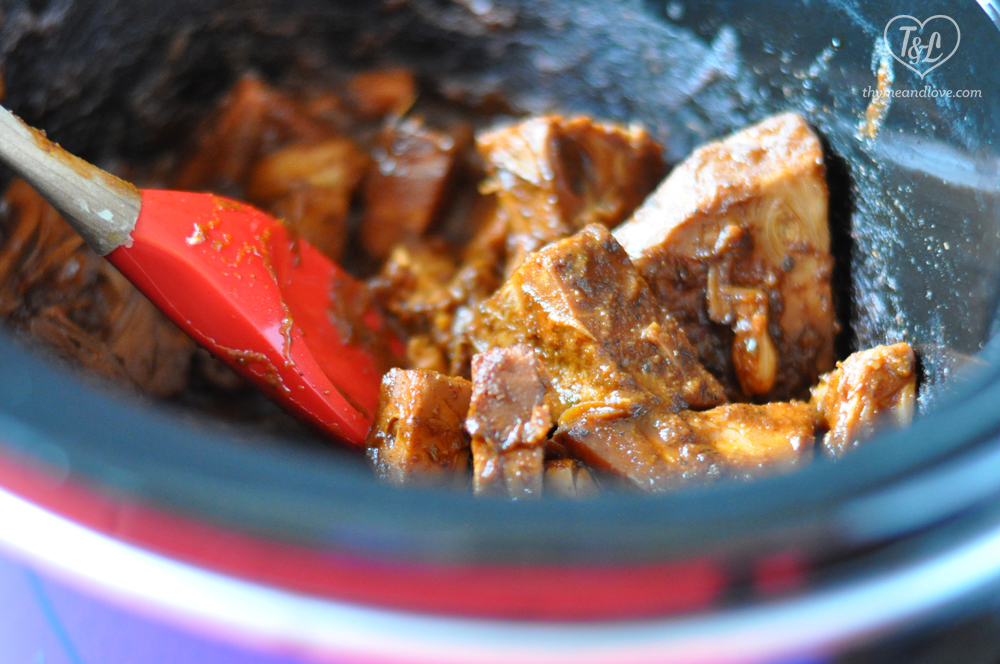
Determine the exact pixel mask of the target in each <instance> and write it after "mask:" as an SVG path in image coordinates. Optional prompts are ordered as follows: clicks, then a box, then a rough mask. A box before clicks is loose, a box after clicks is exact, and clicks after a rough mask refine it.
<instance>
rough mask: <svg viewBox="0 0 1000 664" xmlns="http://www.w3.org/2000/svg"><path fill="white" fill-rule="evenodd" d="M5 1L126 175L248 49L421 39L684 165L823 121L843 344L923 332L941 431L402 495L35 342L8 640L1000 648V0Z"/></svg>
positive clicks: (24, 61) (13, 453)
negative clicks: (492, 496)
mask: <svg viewBox="0 0 1000 664" xmlns="http://www.w3.org/2000/svg"><path fill="white" fill-rule="evenodd" d="M0 7H2V24H0V70H2V73H3V81H4V89H5V97H4V103H5V105H7V106H8V107H9V108H11V109H12V110H13V111H14V112H16V113H18V114H19V115H20V116H21V117H23V118H24V119H25V120H26V121H28V122H29V123H31V124H34V125H36V126H39V127H42V128H44V129H46V130H47V131H48V134H49V136H50V137H53V138H54V139H56V140H58V141H60V142H61V143H62V144H63V145H64V146H65V147H66V148H67V149H70V150H72V151H75V152H77V153H79V154H81V155H83V156H85V157H88V158H90V159H92V160H96V161H98V162H100V163H110V160H113V159H114V158H126V159H130V158H141V157H143V156H145V155H150V154H154V153H155V152H156V150H158V149H161V148H163V147H164V146H167V145H170V144H171V143H172V142H176V141H177V140H178V137H179V136H183V135H184V134H185V133H186V132H188V131H190V129H191V127H192V126H193V125H194V123H195V122H197V120H198V119H199V118H201V117H203V116H204V114H205V113H206V112H207V111H208V109H209V108H210V107H211V104H212V102H213V101H214V100H216V99H217V98H218V97H219V96H220V95H221V94H223V93H224V92H225V90H226V89H227V88H228V86H229V85H230V84H231V83H232V82H233V81H234V80H236V78H237V77H238V75H239V74H240V73H241V72H243V71H246V70H248V69H251V68H252V69H254V70H256V71H258V72H260V73H261V74H262V75H263V76H265V77H267V78H270V79H273V80H281V79H282V77H284V76H287V75H290V74H291V73H293V72H299V71H305V70H309V71H322V70H323V68H324V67H325V66H328V65H329V66H338V67H357V68H364V67H371V66H376V65H381V64H392V63H396V64H400V63H402V64H405V65H406V66H408V67H410V68H412V69H414V70H415V71H416V72H417V73H418V74H419V76H420V77H421V79H422V81H423V82H424V83H425V84H427V85H430V86H432V87H433V88H434V89H436V90H437V91H438V92H439V93H440V94H442V95H444V96H445V97H449V98H456V99H457V98H462V99H465V100H473V101H475V100H479V102H481V103H483V104H489V103H495V102H496V100H503V103H504V104H506V105H508V106H509V108H511V109H513V110H515V111H517V112H542V111H545V110H550V109H560V110H563V111H568V112H583V113H587V114H591V115H594V116H597V117H602V118H612V119H616V120H623V121H639V122H642V123H644V124H645V125H646V126H647V127H649V128H650V129H651V130H652V131H653V132H654V133H655V134H656V135H657V136H658V137H659V138H660V139H661V140H662V141H664V143H665V144H666V146H667V157H668V160H669V161H670V162H677V161H679V160H680V159H681V158H683V157H684V156H685V155H686V154H687V153H688V152H689V151H690V150H691V149H692V147H694V146H695V145H697V144H698V143H700V142H703V141H705V140H707V139H710V138H714V137H718V136H721V135H724V134H726V133H728V132H729V131H732V130H735V129H738V128H740V127H742V126H744V125H746V124H748V123H751V122H753V121H756V120H759V119H761V118H763V117H766V116H768V115H770V114H773V113H776V112H780V111H783V110H787V109H794V110H797V111H799V112H800V113H802V114H803V115H804V116H805V117H806V118H808V120H809V121H810V122H811V123H812V124H813V125H814V126H815V127H816V128H817V129H818V130H819V132H820V133H821V134H822V136H823V137H824V139H825V142H826V145H825V148H826V151H827V163H828V170H829V177H830V183H829V184H830V190H831V200H832V203H831V225H832V230H833V236H834V251H835V254H836V256H837V260H838V265H837V269H836V274H835V283H836V284H837V291H838V292H837V295H838V312H839V315H840V318H841V320H842V321H843V322H844V323H845V333H844V334H842V335H841V338H840V341H839V343H840V350H841V351H842V352H843V353H846V352H849V351H850V350H851V349H853V348H863V347H868V346H870V345H874V344H878V343H888V342H895V341H900V340H906V341H909V342H910V343H912V344H914V346H915V347H916V348H917V349H918V351H919V354H920V357H921V365H922V366H921V372H922V387H921V402H920V414H919V417H918V420H917V422H916V423H915V424H914V425H913V426H912V427H911V428H909V429H906V430H902V431H896V432H890V433H885V434H884V435H881V436H880V437H878V438H877V439H876V440H874V441H872V442H870V443H869V444H867V445H865V446H863V447H862V448H861V449H859V450H858V451H857V452H856V453H854V454H852V455H850V456H848V457H847V458H845V459H843V460H842V461H840V462H838V463H832V462H822V461H821V462H817V463H814V464H813V465H811V466H810V467H808V468H805V469H803V470H801V471H798V472H796V473H794V474H790V475H785V476H779V477H772V478H768V479H764V480H761V481H758V482H755V483H749V484H741V483H729V484H718V485H713V486H706V487H701V488H696V489H691V490H685V491H683V492H678V493H673V494H668V495H657V496H647V495H636V494H625V493H622V494H612V493H608V494H606V495H603V496H602V497H600V498H599V499H596V500H589V501H579V502H574V501H561V500H542V501H537V502H533V503H507V502H503V501H495V500H476V499H473V498H472V497H471V496H466V495H455V494H451V493H446V492H435V491H429V490H426V491H424V490H418V489H409V490H398V489H393V488H390V487H387V486H384V485H381V484H379V483H378V482H377V481H376V480H375V479H374V478H373V477H372V476H371V473H370V471H369V470H368V469H367V467H365V465H364V463H363V461H362V460H361V459H359V458H357V457H355V456H354V455H352V454H350V453H347V452H343V451H339V450H337V449H321V448H318V447H315V446H307V445H293V444H288V443H287V441H282V440H281V439H280V437H276V436H274V435H271V434H264V433H261V432H259V431H254V430H252V429H251V428H248V427H241V426H239V425H233V424H223V423H219V422H215V421H210V420H207V419H205V418H203V417H200V416H196V415H193V414H191V413H190V412H186V411H183V410H181V409H179V408H177V407H174V406H171V405H169V404H163V403H158V402H155V401H153V400H149V399H142V398H139V397H136V396H134V395H131V394H125V393H122V392H121V391H119V390H116V389H115V388H114V387H112V386H109V385H106V384H104V383H102V382H100V381H98V380H95V379H93V378H92V377H89V376H85V375H82V374H80V373H79V372H76V371H74V370H72V369H71V368H69V367H66V366H64V365H63V364H60V363H58V362H55V361H54V360H53V359H52V358H51V357H49V356H47V355H46V354H45V353H44V352H43V351H42V350H40V349H39V348H38V347H37V346H36V345H33V344H31V343H28V342H26V341H25V340H24V339H23V338H20V337H16V336H15V335H13V334H12V333H11V332H9V331H7V330H4V331H3V332H2V333H0V661H2V662H68V663H72V664H78V663H82V662H86V663H101V664H117V663H119V662H121V663H124V662H130V663H131V662H148V663H153V662H173V663H176V662H240V663H244V662H245V663H251V662H253V663H261V664H263V663H265V662H266V663H269V664H271V663H274V664H276V663H278V662H282V663H286V662H304V661H318V662H511V661H517V662H563V661H564V662H574V663H577V664H579V663H582V662H683V663H694V662H706V663H707V662H793V661H795V662H826V661H833V660H837V659H845V661H910V660H909V659H907V657H910V655H905V653H910V654H912V653H914V652H920V653H932V654H933V653H937V654H939V655H941V657H942V660H941V661H949V662H959V661H984V662H985V661H991V662H995V661H997V659H998V657H1000V623H998V622H996V621H995V620H994V615H995V614H996V610H997V608H996V606H997V602H996V597H997V596H998V595H997V590H998V589H1000V347H998V346H997V342H995V341H991V338H992V336H993V334H994V332H995V330H996V326H997V322H998V318H997V313H998V311H997V304H998V302H1000V148H998V147H997V145H996V140H997V138H998V131H1000V128H998V126H1000V122H998V119H1000V97H998V91H1000V71H998V69H997V67H996V63H997V58H1000V33H998V28H1000V8H998V6H997V5H996V4H995V3H994V2H992V1H990V0H979V2H978V4H977V3H974V2H971V0H970V1H967V2H962V3H955V2H944V1H943V0H942V1H940V2H933V1H924V0H912V1H911V2H896V1H890V2H879V3H861V2H856V1H854V0H829V1H827V2H818V1H810V2H795V3H792V2H787V1H786V0H780V1H779V0H758V1H755V2H744V1H738V0H716V1H712V2H697V3H696V2H692V1H680V0H678V1H676V2H675V1H667V2H665V1H664V0H655V1H654V0H649V1H646V0H618V1H616V2H611V1H607V0H605V1H602V0H576V1H573V2H570V1H566V2H561V1H556V0H545V1H542V0H533V1H532V0H524V1H517V0H382V1H381V2H376V1H374V0H373V1H370V2H343V1H342V2H336V1H334V0H294V1H293V0H284V1H282V2H278V1H274V0H247V1H245V2H240V3H229V2H223V1H222V0H198V1H194V0H176V1H175V2H150V1H149V0H141V1H140V0H134V1H132V2H122V1H118V0H4V1H3V2H2V3H0ZM897 17H904V18H903V19H901V20H902V21H903V22H904V23H905V24H906V25H909V26H911V28H912V30H911V31H909V32H907V33H906V34H907V35H908V36H921V35H922V36H924V37H925V39H924V40H923V42H922V44H923V45H924V50H923V51H922V52H921V51H920V50H919V49H918V51H917V52H916V55H915V56H914V57H909V56H913V53H912V52H911V53H909V55H908V54H907V53H906V52H905V51H902V52H897V50H899V49H897V48H895V46H894V43H895V42H893V39H892V35H890V33H889V28H890V23H891V22H892V21H893V19H895V18H897ZM945 19H947V20H945ZM906 21H909V23H906ZM896 25H897V26H898V25H899V23H898V22H897V24H896ZM935 32H936V33H938V35H939V36H938V38H937V41H936V42H935V41H933V39H932V35H933V33H935ZM911 46H912V42H911ZM928 46H931V48H930V49H928ZM946 56H947V57H946ZM934 58H937V59H934ZM906 91H910V92H909V93H907V94H904V93H906ZM921 92H923V94H920V93H921ZM876 93H879V94H878V95H876ZM890 95H892V96H890ZM479 102H477V103H479ZM912 644H917V645H912ZM921 644H922V645H921ZM913 648H917V650H913ZM901 653H904V654H901ZM919 656H920V657H923V659H921V660H920V661H936V660H932V659H929V658H930V657H931V656H930V655H926V656H924V655H919ZM914 657H917V655H914Z"/></svg>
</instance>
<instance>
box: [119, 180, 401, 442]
mask: <svg viewBox="0 0 1000 664" xmlns="http://www.w3.org/2000/svg"><path fill="white" fill-rule="evenodd" d="M107 258H108V259H109V260H110V261H111V262H112V263H113V264H114V265H115V267H117V268H118V269H119V270H120V271H121V272H122V273H123V274H124V275H125V276H126V277H127V278H128V279H129V280H130V281H131V282H132V283H133V284H135V285H136V286H137V287H138V288H139V289H140V290H141V291H142V292H143V293H144V294H145V295H146V296H147V297H148V298H149V299H150V300H152V301H153V303H154V304H156V306H158V307H159V308H160V309H161V310H162V311H163V312H165V313H166V314H167V315H168V316H169V317H170V318H171V319H173V321H174V322H175V323H177V324H178V325H179V326H180V327H181V328H183V329H184V330H185V331H186V332H187V333H188V334H189V335H191V337H192V338H193V339H194V340H195V341H197V342H198V343H199V344H201V345H202V346H204V347H205V348H207V349H208V350H209V351H211V352H212V354H213V355H215V356H216V357H218V358H219V359H220V360H222V361H223V362H225V363H226V364H228V365H229V366H230V367H232V368H233V369H235V370H236V371H237V372H238V373H240V374H241V375H242V376H244V377H246V378H247V379H249V380H251V381H252V382H254V383H255V384H256V385H258V386H259V387H260V388H261V389H262V390H264V391H265V393H267V394H268V395H269V396H270V397H271V398H272V399H274V400H275V401H276V402H278V403H279V404H280V405H282V406H284V407H286V408H287V409H288V410H290V411H292V412H294V413H296V414H298V415H299V416H301V417H302V418H304V419H305V420H307V421H309V422H311V423H312V424H314V425H316V426H317V427H319V428H320V429H322V430H324V431H327V432H329V433H330V434H332V435H333V436H335V437H336V438H338V439H340V440H342V441H344V442H347V443H350V444H352V445H357V446H360V445H362V444H363V443H364V439H365V435H366V434H367V432H368V428H369V425H370V423H371V418H372V415H373V413H374V410H375V406H376V404H377V401H378V391H379V383H380V380H381V376H382V374H383V373H384V371H385V370H386V369H388V367H389V365H390V364H391V359H390V357H391V355H392V353H393V352H394V351H395V352H399V351H401V344H400V343H399V342H398V341H397V340H395V339H392V338H391V336H390V335H389V332H388V330H387V329H386V326H385V324H384V321H383V320H382V318H381V316H380V315H379V314H378V312H377V311H376V310H374V309H373V308H372V307H371V306H370V303H369V301H368V300H367V299H366V297H365V294H366V291H365V289H364V287H363V285H362V284H360V283H358V282H357V281H355V280H354V279H352V278H351V277H350V276H349V275H347V274H346V273H345V272H344V271H343V270H342V269H340V268H339V267H338V266H337V265H335V264H334V263H332V262H331V261H330V260H329V259H328V258H326V256H324V255H323V254H321V253H320V252H319V251H318V250H316V249H315V248H314V247H312V246H311V245H310V244H309V243H308V242H306V241H305V240H302V239H297V238H292V237H290V235H289V233H288V231H287V230H286V229H285V228H284V226H282V224H281V223H280V222H278V221H277V220H275V219H274V218H273V217H270V216H269V215H267V214H265V213H263V212H261V211H259V210H257V209H255V208H252V207H250V206H248V205H244V204H242V203H238V202H235V201H232V200H229V199H226V198H221V197H219V196H214V195H211V194H195V193H187V192H173V191H156V190H144V191H143V192H142V207H141V210H140V213H139V220H138V222H137V223H136V227H135V230H134V231H133V233H132V241H131V243H130V244H127V245H123V246H121V247H119V248H118V249H116V250H114V251H113V252H111V253H110V254H108V256H107Z"/></svg>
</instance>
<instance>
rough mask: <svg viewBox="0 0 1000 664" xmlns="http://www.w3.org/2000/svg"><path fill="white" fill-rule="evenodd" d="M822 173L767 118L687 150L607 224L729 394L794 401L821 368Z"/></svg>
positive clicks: (826, 305) (796, 120)
mask: <svg viewBox="0 0 1000 664" xmlns="http://www.w3.org/2000/svg"><path fill="white" fill-rule="evenodd" d="M825 174H826V171H825V167H824V164H823V150H822V146H821V144H820V142H819V139H818V138H817V137H816V135H815V134H814V133H813V132H812V130H811V129H810V128H809V126H808V125H807V124H806V122H805V121H804V120H803V119H802V118H801V117H800V116H798V115H796V114H793V113H788V114H784V115H778V116H775V117H773V118H770V119H768V120H765V121H764V122H761V123H760V124H757V125H754V126H752V127H750V128H748V129H745V130H743V131H741V132H739V133H737V134H734V135H733V136H730V137H729V138H727V139H725V140H723V141H720V142H717V143H712V144H709V145H706V146H704V147H702V148H700V149H698V150H696V151H695V152H694V153H693V154H692V155H691V156H690V157H688V158H687V159H686V160H685V161H684V162H683V163H681V164H680V165H679V166H677V168H675V169H674V170H673V172H671V174H670V176H669V177H668V178H667V179H666V180H665V181H664V182H663V184H662V185H660V187H659V188H658V189H657V190H656V192H655V193H654V194H653V195H652V196H650V197H649V199H648V200H647V201H646V202H645V203H644V204H643V205H642V207H640V208H639V209H638V210H636V212H635V215H634V216H633V217H632V219H630V220H629V221H627V222H626V223H624V224H622V225H621V226H619V227H618V228H616V229H615V231H614V235H615V238H616V239H617V240H618V241H619V242H621V243H622V246H624V247H625V250H626V251H627V252H628V254H629V256H630V257H631V258H632V260H633V261H634V262H635V264H636V267H638V268H639V271H640V272H641V273H642V275H643V276H644V277H645V278H646V279H647V280H648V281H649V283H650V285H651V286H652V288H653V291H654V292H655V293H656V295H657V296H658V297H659V298H661V300H662V301H663V302H664V303H665V305H666V306H667V307H668V308H669V310H670V311H671V312H672V313H673V314H674V315H676V316H677V318H678V320H679V321H680V323H681V325H682V327H683V328H684V331H685V332H686V333H687V335H688V338H689V339H690V340H691V343H693V344H694V345H695V347H696V348H697V349H698V355H699V357H700V358H701V360H702V362H704V363H705V366H706V367H707V368H708V369H709V370H710V371H711V372H712V373H713V374H714V375H715V376H716V377H718V378H719V379H720V380H721V381H722V382H723V384H724V385H725V386H726V388H727V391H728V393H729V395H730V397H731V398H733V399H734V400H745V399H748V398H754V399H761V400H776V399H787V398H789V397H797V396H803V395H804V394H805V392H806V390H807V389H808V388H809V386H810V385H812V384H813V383H814V382H815V380H816V378H817V376H818V375H819V374H820V373H822V372H824V371H828V370H830V369H831V368H832V367H833V360H834V356H833V338H834V335H835V333H836V331H837V323H836V319H835V313H834V308H833V297H832V292H831V288H830V277H831V273H832V269H833V258H832V257H831V256H830V232H829V228H828V223H827V212H828V194H827V187H826V179H825Z"/></svg>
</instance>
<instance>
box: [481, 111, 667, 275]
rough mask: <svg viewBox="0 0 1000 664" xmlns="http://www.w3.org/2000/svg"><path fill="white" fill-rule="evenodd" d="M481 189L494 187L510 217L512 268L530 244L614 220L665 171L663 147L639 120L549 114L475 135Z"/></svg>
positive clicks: (626, 212) (509, 264)
mask: <svg viewBox="0 0 1000 664" xmlns="http://www.w3.org/2000/svg"><path fill="white" fill-rule="evenodd" d="M477 147H478V148H479V152H480V154H481V155H482V157H483V161H485V162H486V168H487V174H488V177H487V180H486V181H485V182H484V183H483V185H482V187H481V189H482V190H483V191H484V192H492V193H496V195H497V199H498V206H499V214H501V215H502V216H503V218H504V219H505V220H506V222H507V224H508V225H509V235H508V237H507V255H508V258H507V268H506V273H507V274H508V275H509V274H511V273H512V272H513V271H514V270H515V269H516V268H517V267H518V266H519V265H520V264H521V262H522V261H524V259H525V257H527V255H528V254H530V253H531V252H533V251H536V250H537V249H540V248H541V247H543V246H545V245H546V244H548V243H549V242H553V241H555V240H559V239H561V238H564V237H567V236H569V235H572V234H573V233H575V232H576V231H578V230H580V229H582V228H583V227H585V226H587V225H589V224H602V225H604V226H607V227H608V228H611V227H612V226H615V225H616V224H618V223H620V222H621V221H622V220H624V219H625V218H626V217H627V216H628V215H629V214H630V213H631V212H632V210H634V209H635V207H636V206H637V205H639V203H641V202H642V201H643V199H644V198H645V197H646V195H647V194H648V193H649V192H650V191H652V190H653V187H655V186H656V184H657V183H658V182H659V181H660V178H662V177H663V174H664V172H665V170H666V169H665V166H664V164H663V160H662V156H661V154H662V148H661V147H660V145H659V144H658V143H657V142H656V141H654V140H653V139H652V138H651V137H650V136H649V134H647V133H646V131H645V130H644V129H642V128H640V127H636V126H633V127H623V126H621V125H616V124H612V123H601V122H595V121H593V120H591V119H590V118H585V117H577V118H564V117H561V116H558V115H549V116H543V117H537V118H531V119H529V120H526V121H524V122H520V123H518V124H514V125H511V126H509V127H504V128H501V129H497V130H495V131H492V132H489V133H486V134H484V135H482V136H480V137H479V138H478V139H477Z"/></svg>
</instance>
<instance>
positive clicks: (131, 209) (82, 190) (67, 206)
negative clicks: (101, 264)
mask: <svg viewBox="0 0 1000 664" xmlns="http://www.w3.org/2000/svg"><path fill="white" fill-rule="evenodd" d="M0 159H2V160H3V161H4V162H5V163H6V164H7V165H8V166H10V168H11V169H13V170H14V172H15V173H17V174H18V175H20V176H21V177H22V178H24V179H25V180H26V181H27V182H28V184H30V185H31V186H32V187H34V188H35V189H36V190H37V191H38V193H40V194H41V195H42V196H43V197H44V198H45V200H47V201H48V202H49V203H51V204H52V207H54V208H55V209H56V210H58V211H59V213H60V214H62V215H63V217H65V219H66V221H68V222H69V223H70V224H71V225H72V226H73V228H75V229H76V231H77V232H78V233H79V234H80V235H82V236H83V239H84V240H86V241H87V244H89V245H90V246H91V247H93V248H94V250H95V251H97V253H99V254H101V255H102V256H106V255H107V254H109V253H111V252H112V251H114V250H115V249H117V248H118V247H120V246H121V245H123V244H125V245H127V244H129V242H130V240H129V237H130V235H131V233H132V229H134V228H135V222H136V220H137V219H138V218H139V208H140V207H141V206H142V194H141V193H140V192H139V190H138V189H136V188H135V187H134V186H133V185H132V184H130V183H128V182H125V181H124V180H122V179H120V178H117V177H115V176H114V175H111V174H110V173H107V172H105V171H103V170H101V169H100V168H98V167H97V166H94V165H93V164H90V163H87V162H86V161H84V160H82V159H80V158H79V157H75V156H73V155H71V154H70V153H68V152H66V151H65V150H63V149H62V148H61V147H59V146H58V145H56V144H55V143H53V142H52V141H50V140H48V139H47V138H46V137H45V136H44V135H43V134H42V133H41V132H39V131H37V130H35V129H32V128H31V127H29V126H28V125H26V124H24V123H23V122H22V121H21V120H20V119H18V118H17V117H16V116H15V115H14V114H12V113H11V112H10V111H8V110H7V109H6V108H3V107H2V106H0Z"/></svg>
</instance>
